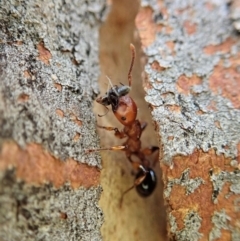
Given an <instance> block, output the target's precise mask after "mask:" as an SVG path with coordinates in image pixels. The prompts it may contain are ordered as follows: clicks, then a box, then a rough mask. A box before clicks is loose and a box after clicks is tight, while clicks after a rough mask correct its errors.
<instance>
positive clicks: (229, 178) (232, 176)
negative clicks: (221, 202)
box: [210, 169, 240, 203]
mask: <svg viewBox="0 0 240 241" xmlns="http://www.w3.org/2000/svg"><path fill="white" fill-rule="evenodd" d="M210 180H211V181H212V184H213V194H212V200H213V202H214V203H217V202H218V200H217V197H218V194H219V193H220V192H221V190H222V188H223V186H224V185H225V184H226V183H230V184H231V185H230V187H229V193H228V194H227V195H226V196H225V197H226V198H229V197H230V196H231V195H232V194H236V195H239V194H240V170H238V169H236V170H235V171H233V172H227V171H221V172H219V173H213V171H212V170H211V171H210Z"/></svg>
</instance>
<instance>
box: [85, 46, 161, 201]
mask: <svg viewBox="0 0 240 241" xmlns="http://www.w3.org/2000/svg"><path fill="white" fill-rule="evenodd" d="M130 49H131V52H132V61H131V65H130V69H129V72H128V82H129V85H128V86H127V85H122V86H117V85H115V86H112V85H111V88H110V90H108V91H107V92H106V94H105V95H104V96H103V97H99V98H98V99H97V100H96V101H97V102H98V103H99V104H102V105H103V106H105V107H106V108H107V106H109V105H111V107H112V111H113V114H114V115H115V117H116V118H117V119H118V121H119V122H120V123H121V124H122V125H124V128H123V130H122V131H119V130H118V128H115V127H106V126H98V127H99V128H102V129H105V130H108V131H114V132H115V133H114V134H115V136H116V137H118V138H120V139H122V138H125V137H126V138H127V139H126V141H125V142H124V143H123V145H121V146H112V147H109V148H100V149H89V150H87V152H94V151H102V150H123V151H125V154H126V156H127V158H128V160H129V161H130V162H131V164H132V166H133V168H134V169H135V170H137V174H136V178H135V182H134V185H133V186H131V187H130V188H129V189H127V190H126V191H125V192H124V193H123V195H122V198H123V196H124V195H125V194H126V193H127V192H128V191H130V190H131V189H133V188H134V187H135V188H136V190H137V192H138V193H139V194H140V195H141V196H143V197H147V196H149V195H150V194H152V192H153V191H154V189H155V186H156V183H157V178H156V175H155V172H154V171H153V170H152V169H151V168H150V167H149V166H150V165H149V161H148V160H147V159H146V156H147V155H150V154H152V153H153V152H154V151H156V150H159V148H158V147H150V148H144V149H141V140H140V138H141V135H142V132H143V131H144V130H145V128H146V126H147V123H145V122H140V121H139V120H137V119H136V117H137V105H136V103H135V101H134V100H133V99H132V98H131V97H130V96H129V95H128V93H129V92H130V90H131V84H132V74H131V73H132V68H133V64H134V59H135V47H134V45H133V44H130ZM107 109H108V108H107ZM99 116H100V117H102V116H103V115H99ZM132 155H134V156H136V157H137V158H138V159H139V161H138V162H137V161H134V160H132Z"/></svg>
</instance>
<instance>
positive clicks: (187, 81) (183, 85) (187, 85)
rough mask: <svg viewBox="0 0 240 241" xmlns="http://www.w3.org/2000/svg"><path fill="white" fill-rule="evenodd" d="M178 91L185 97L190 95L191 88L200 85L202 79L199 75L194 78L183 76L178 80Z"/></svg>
mask: <svg viewBox="0 0 240 241" xmlns="http://www.w3.org/2000/svg"><path fill="white" fill-rule="evenodd" d="M176 83H177V90H178V92H179V93H182V94H184V95H188V94H190V90H191V87H192V86H194V85H199V84H201V83H202V79H201V78H200V77H198V76H197V75H193V76H192V77H187V76H186V75H184V74H183V75H181V76H180V77H179V78H178V80H177V82H176Z"/></svg>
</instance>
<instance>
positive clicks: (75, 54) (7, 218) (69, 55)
mask: <svg viewBox="0 0 240 241" xmlns="http://www.w3.org/2000/svg"><path fill="white" fill-rule="evenodd" d="M104 10H105V2H104V1H61V0H56V1H31V0H30V1H20V2H19V1H14V0H13V1H5V0H2V1H0V78H1V79H0V81H1V82H0V113H1V114H0V126H1V131H0V141H1V154H0V239H1V240H5V241H8V240H9V241H10V240H101V234H100V227H101V225H102V222H103V217H102V211H101V209H100V208H99V206H98V200H99V197H100V194H101V188H100V186H99V176H100V175H99V174H100V173H99V168H101V163H100V158H99V156H97V155H86V154H85V151H84V150H85V149H86V148H87V147H89V146H91V147H93V146H95V147H97V146H98V138H97V135H96V128H95V118H94V114H93V113H92V112H91V106H92V100H93V99H94V97H95V96H96V95H97V93H98V87H97V78H98V75H99V63H98V41H99V40H98V32H99V26H100V23H101V21H102V17H103V15H104V14H105V13H104V12H105V11H104Z"/></svg>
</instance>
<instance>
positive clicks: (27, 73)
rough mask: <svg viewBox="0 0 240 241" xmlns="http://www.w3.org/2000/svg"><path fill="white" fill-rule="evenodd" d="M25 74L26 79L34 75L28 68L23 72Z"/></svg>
mask: <svg viewBox="0 0 240 241" xmlns="http://www.w3.org/2000/svg"><path fill="white" fill-rule="evenodd" d="M23 74H24V77H25V78H26V79H31V78H32V75H31V74H30V73H29V72H28V71H27V70H25V71H24V72H23Z"/></svg>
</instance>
